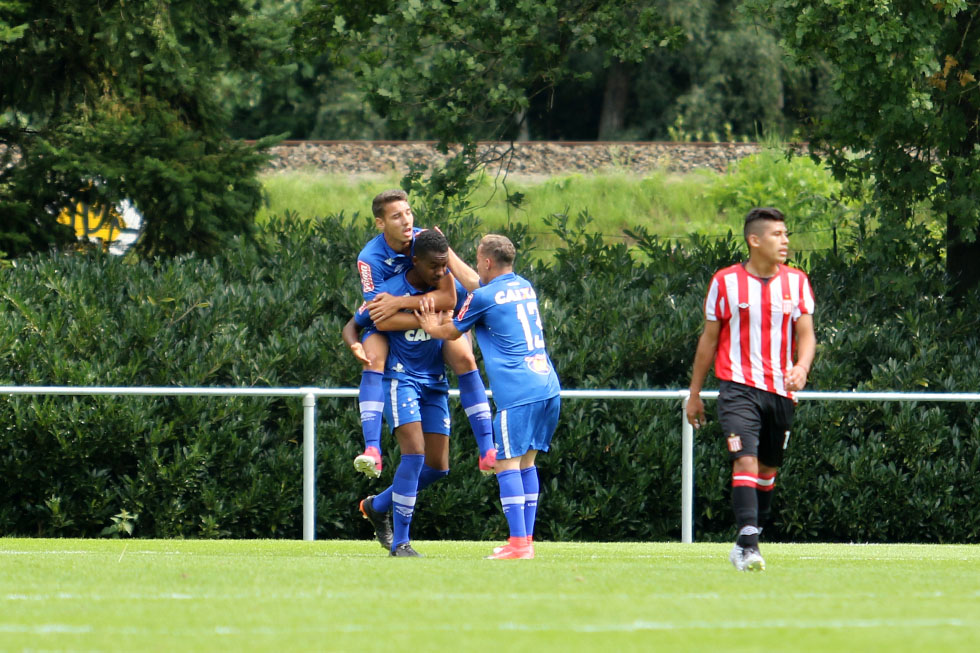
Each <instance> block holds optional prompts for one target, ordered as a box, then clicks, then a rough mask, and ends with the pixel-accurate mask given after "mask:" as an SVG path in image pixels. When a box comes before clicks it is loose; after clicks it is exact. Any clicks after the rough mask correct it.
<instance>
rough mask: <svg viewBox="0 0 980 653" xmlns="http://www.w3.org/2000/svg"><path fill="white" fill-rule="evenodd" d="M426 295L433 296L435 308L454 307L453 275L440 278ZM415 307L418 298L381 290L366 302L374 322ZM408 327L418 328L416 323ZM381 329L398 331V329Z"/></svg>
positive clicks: (451, 308)
mask: <svg viewBox="0 0 980 653" xmlns="http://www.w3.org/2000/svg"><path fill="white" fill-rule="evenodd" d="M428 295H431V296H432V297H433V300H434V301H435V306H436V310H439V311H451V310H453V309H454V308H455V307H456V283H455V280H454V278H453V276H452V275H451V274H447V275H446V276H444V277H443V278H442V279H440V280H439V285H438V286H436V289H435V290H433V291H431V292H429V293H428ZM416 308H418V298H417V297H415V296H412V295H403V296H401V297H395V296H394V295H389V294H388V293H386V292H382V293H378V294H377V295H376V296H375V297H374V299H372V300H371V301H370V302H368V314H369V315H370V316H371V321H372V322H374V323H375V324H378V323H379V322H384V321H385V320H387V319H389V318H391V317H393V316H394V315H396V314H397V313H399V312H400V311H414V310H415V309H416ZM408 328H410V329H415V328H418V326H417V325H416V326H413V327H408ZM381 330H382V331H398V330H400V329H381Z"/></svg>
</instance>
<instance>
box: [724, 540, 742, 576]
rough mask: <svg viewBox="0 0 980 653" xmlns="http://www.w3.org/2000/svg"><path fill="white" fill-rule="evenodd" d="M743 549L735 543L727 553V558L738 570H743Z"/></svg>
mask: <svg viewBox="0 0 980 653" xmlns="http://www.w3.org/2000/svg"><path fill="white" fill-rule="evenodd" d="M744 556H745V549H743V548H742V547H740V546H739V545H738V544H737V543H736V544H735V546H733V547H732V552H731V553H729V554H728V559H729V560H731V561H732V564H733V565H735V569H737V570H738V571H745V558H744Z"/></svg>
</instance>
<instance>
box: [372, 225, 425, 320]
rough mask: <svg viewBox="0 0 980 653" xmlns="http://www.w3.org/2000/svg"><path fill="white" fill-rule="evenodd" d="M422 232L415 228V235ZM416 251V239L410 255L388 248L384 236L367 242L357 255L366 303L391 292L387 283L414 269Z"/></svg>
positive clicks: (381, 235)
mask: <svg viewBox="0 0 980 653" xmlns="http://www.w3.org/2000/svg"><path fill="white" fill-rule="evenodd" d="M420 231H422V229H419V228H418V227H415V229H414V231H413V234H417V233H418V232H420ZM414 250H415V241H414V237H413V240H412V247H411V249H410V250H409V253H408V254H402V253H400V252H396V251H395V250H393V249H392V248H391V247H389V246H388V241H386V240H385V235H384V234H378V235H377V236H375V237H374V238H372V239H371V240H369V241H368V242H367V245H365V246H364V247H363V249H361V253H360V254H358V255H357V274H358V276H359V277H360V279H361V294H362V295H364V301H366V302H367V301H371V300H372V299H374V296H375V295H377V294H378V293H379V292H389V291H386V290H385V288H384V284H385V282H386V281H387V280H388V279H390V278H392V277H393V276H395V275H396V274H400V273H402V272H405V271H407V270H410V269H411V268H412V252H413V251H414Z"/></svg>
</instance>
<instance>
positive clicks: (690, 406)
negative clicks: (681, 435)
mask: <svg viewBox="0 0 980 653" xmlns="http://www.w3.org/2000/svg"><path fill="white" fill-rule="evenodd" d="M686 412H687V421H688V422H689V423H690V424H691V426H693V427H694V428H696V429H699V428H701V427H702V426H704V424H705V421H706V420H705V417H704V402H703V401H701V395H699V394H693V393H692V394H691V396H690V398H689V399H688V400H687V411H686Z"/></svg>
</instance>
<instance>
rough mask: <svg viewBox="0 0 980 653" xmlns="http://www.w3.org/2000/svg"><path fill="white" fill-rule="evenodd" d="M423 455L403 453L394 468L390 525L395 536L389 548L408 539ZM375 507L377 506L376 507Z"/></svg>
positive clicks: (423, 459) (393, 547)
mask: <svg viewBox="0 0 980 653" xmlns="http://www.w3.org/2000/svg"><path fill="white" fill-rule="evenodd" d="M424 461H425V456H423V455H422V454H408V455H405V454H403V455H402V456H401V459H400V460H399V461H398V468H397V469H395V479H394V481H393V482H392V484H391V503H392V506H393V507H394V510H392V520H391V521H392V526H394V531H395V537H394V539H393V540H392V541H391V550H392V551H394V550H395V547H397V546H398V545H399V544H401V543H403V542H408V540H409V528H410V526H411V524H412V515H413V514H414V512H415V495H416V494H418V487H419V472H421V471H422V463H423V462H424ZM376 509H377V508H376Z"/></svg>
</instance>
